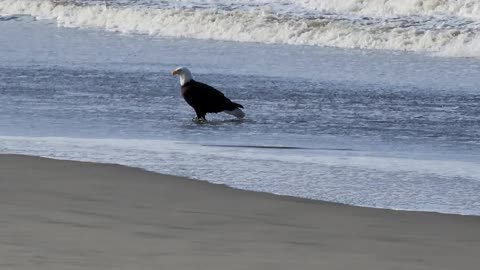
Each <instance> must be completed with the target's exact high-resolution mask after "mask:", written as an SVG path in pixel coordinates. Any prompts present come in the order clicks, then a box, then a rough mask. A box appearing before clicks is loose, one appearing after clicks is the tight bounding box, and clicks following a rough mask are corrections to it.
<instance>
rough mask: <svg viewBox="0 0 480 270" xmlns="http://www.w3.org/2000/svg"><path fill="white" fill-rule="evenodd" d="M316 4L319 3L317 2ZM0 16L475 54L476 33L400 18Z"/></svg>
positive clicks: (63, 12)
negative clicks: (386, 19)
mask: <svg viewBox="0 0 480 270" xmlns="http://www.w3.org/2000/svg"><path fill="white" fill-rule="evenodd" d="M319 3H320V2H319ZM0 14H9V15H12V14H24V15H31V16H34V17H37V18H40V19H52V20H56V22H57V24H58V26H63V27H91V28H97V29H103V30H107V31H113V32H120V33H137V34H149V35H158V36H163V37H173V38H195V39H214V40H224V41H237V42H260V43H280V44H292V45H314V46H329V47H339V48H359V49H380V50H402V51H414V52H431V53H435V54H438V55H442V56H455V57H465V56H467V57H480V50H479V49H478V48H479V47H480V33H479V31H478V29H477V30H472V29H471V28H464V29H456V28H452V27H447V28H443V29H439V28H438V27H436V26H434V27H431V26H428V25H427V26H428V27H426V28H421V27H420V28H419V27H416V26H415V25H414V24H413V25H410V26H404V24H405V23H404V22H400V23H397V22H395V23H388V22H385V21H381V20H380V21H379V22H375V21H374V22H371V23H370V22H369V21H367V22H360V23H359V22H358V21H355V20H349V19H348V18H347V19H345V18H344V17H338V16H322V17H317V18H308V17H299V16H288V15H278V14H272V13H268V12H264V11H261V10H251V11H241V10H234V11H219V10H215V9H201V10H195V9H159V8H147V7H106V6H102V5H83V6H79V5H72V4H55V3H54V2H51V1H46V0H45V1H26V0H3V1H2V2H1V3H0Z"/></svg>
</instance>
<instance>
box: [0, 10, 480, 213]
mask: <svg viewBox="0 0 480 270" xmlns="http://www.w3.org/2000/svg"><path fill="white" fill-rule="evenodd" d="M2 18H3V19H2V20H0V32H1V33H2V35H0V44H2V46H0V139H1V140H0V152H1V153H23V154H32V155H40V156H48V157H54V158H64V159H75V160H88V161H97V162H113V163H120V164H125V165H130V166H137V167H142V168H145V169H149V170H153V171H157V172H162V173H169V174H175V175H182V176H188V177H193V178H196V179H202V180H207V181H211V182H215V183H223V184H227V185H230V186H233V187H237V188H243V189H249V190H258V191H266V192H271V193H275V194H286V195H292V196H299V197H307V198H314V199H321V200H327V201H334V202H341V203H348V204H353V205H361V206H369V207H380V208H391V209H407V210H418V211H436V212H445V213H459V214H474V215H480V166H479V165H480V109H479V108H480V107H479V104H480V82H479V80H478V78H479V75H480V61H479V60H478V59H477V58H461V57H457V58H452V57H440V56H432V55H431V54H422V53H418V52H415V53H411V52H398V51H389V50H359V49H342V48H324V47H318V46H298V45H286V44H262V43H249V42H246V43H245V42H232V41H215V40H199V39H189V38H187V39H186V38H173V39H172V38H168V37H159V36H149V35H138V34H131V33H130V34H127V35H125V34H118V33H111V32H106V31H102V30H101V29H95V28H93V29H90V28H87V29H77V28H75V29H69V28H62V27H58V26H57V25H56V23H55V21H53V20H34V19H33V18H32V17H29V16H23V15H22V16H20V15H15V16H4V17H2ZM177 66H188V67H189V68H190V69H191V70H192V72H193V74H194V76H195V78H196V79H197V80H199V81H203V82H206V83H209V84H211V85H213V86H215V87H216V88H218V89H220V90H222V91H223V92H224V93H225V94H226V95H227V96H229V97H230V98H231V99H232V100H234V101H236V102H239V103H241V104H243V105H244V106H245V112H246V114H247V118H246V119H245V120H244V121H238V120H235V119H232V118H231V116H229V115H226V114H213V115H207V118H208V119H209V122H208V123H207V124H196V123H193V122H192V121H191V118H192V116H193V115H194V114H193V111H192V110H191V108H190V107H188V105H187V104H186V103H185V102H184V101H183V100H182V98H181V96H180V88H179V82H178V80H177V78H174V77H171V76H170V75H169V71H170V70H172V69H173V68H176V67H177Z"/></svg>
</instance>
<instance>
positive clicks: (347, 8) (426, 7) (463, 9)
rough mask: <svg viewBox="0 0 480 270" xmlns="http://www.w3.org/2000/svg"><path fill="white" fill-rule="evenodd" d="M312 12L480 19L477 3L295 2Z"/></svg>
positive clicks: (402, 0) (459, 0)
mask: <svg viewBox="0 0 480 270" xmlns="http://www.w3.org/2000/svg"><path fill="white" fill-rule="evenodd" d="M294 2H297V3H298V4H299V5H301V6H303V7H306V8H308V9H312V10H320V11H329V12H341V13H345V12H351V13H356V14H362V15H370V16H372V15H375V16H401V15H423V16H438V15H447V16H463V17H472V18H480V1H478V0H296V1H294Z"/></svg>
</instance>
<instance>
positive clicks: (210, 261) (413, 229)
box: [0, 155, 480, 270]
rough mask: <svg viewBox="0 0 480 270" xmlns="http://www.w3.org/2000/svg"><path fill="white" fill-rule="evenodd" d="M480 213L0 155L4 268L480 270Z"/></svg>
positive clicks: (0, 261) (0, 254) (0, 265)
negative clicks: (345, 201) (364, 203)
mask: <svg viewBox="0 0 480 270" xmlns="http://www.w3.org/2000/svg"><path fill="white" fill-rule="evenodd" d="M479 267H480V217H469V216H457V215H442V214H434V213H418V212H404V211H390V210H381V209H368V208H359V207H351V206H345V205H339V204H332V203H324V202H319V201H311V200H303V199H295V198H291V197H283V196H274V195H269V194H264V193H256V192H248V191H240V190H235V189H231V188H228V187H225V186H222V185H213V184H209V183H206V182H202V181H195V180H189V179H185V178H180V177H173V176H166V175H160V174H156V173H150V172H146V171H143V170H140V169H134V168H128V167H123V166H119V165H102V164H95V163H82V162H72V161H58V160H50V159H44V158H37V157H27V156H17V155H0V269H2V270H4V269H22V270H24V269H48V270H57V269H58V270H60V269H61V270H68V269H132V270H133V269H135V270H142V269H182V270H185V269H369V270H372V269H435V270H437V269H450V270H453V269H472V270H476V269H480V268H479Z"/></svg>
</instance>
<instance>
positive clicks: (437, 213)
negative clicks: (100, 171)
mask: <svg viewBox="0 0 480 270" xmlns="http://www.w3.org/2000/svg"><path fill="white" fill-rule="evenodd" d="M2 156H13V157H15V156H19V157H26V158H39V159H47V160H53V161H68V162H79V163H85V164H98V165H106V166H120V167H124V168H129V169H132V170H139V171H142V172H145V173H152V174H156V175H158V176H160V177H173V178H179V179H183V180H187V181H198V182H201V183H205V184H207V185H215V186H223V187H225V188H227V189H232V190H236V191H241V192H253V193H258V194H263V195H266V196H275V197H280V198H285V199H287V200H294V201H305V202H309V203H319V204H332V205H337V206H344V207H354V208H360V209H373V210H385V211H392V212H408V213H425V214H435V215H448V216H462V217H478V218H480V215H472V214H460V213H444V212H435V211H428V210H405V209H392V208H382V207H371V206H361V205H354V204H347V203H341V202H332V201H325V200H320V199H312V198H306V197H297V196H292V195H284V194H275V193H270V192H265V191H256V190H249V189H242V188H237V187H233V186H229V185H228V184H223V183H213V182H210V181H209V180H205V179H197V178H191V177H187V176H180V175H174V174H166V173H160V172H156V171H153V170H148V169H145V168H141V167H135V166H130V165H124V164H118V163H110V162H97V161H81V160H74V159H63V158H55V157H47V156H35V155H30V154H15V153H0V158H1V157H2Z"/></svg>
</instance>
